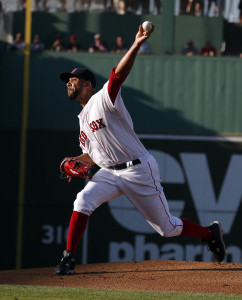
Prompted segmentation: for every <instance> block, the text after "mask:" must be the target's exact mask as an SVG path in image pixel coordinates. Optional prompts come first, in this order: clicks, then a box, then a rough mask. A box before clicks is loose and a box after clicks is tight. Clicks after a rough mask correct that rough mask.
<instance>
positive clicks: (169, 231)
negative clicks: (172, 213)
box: [162, 224, 182, 237]
mask: <svg viewBox="0 0 242 300" xmlns="http://www.w3.org/2000/svg"><path fill="white" fill-rule="evenodd" d="M181 232H182V226H177V225H175V226H174V225H172V224H169V225H168V226H166V228H165V229H163V231H162V236H163V237H173V236H178V235H180V234H181Z"/></svg>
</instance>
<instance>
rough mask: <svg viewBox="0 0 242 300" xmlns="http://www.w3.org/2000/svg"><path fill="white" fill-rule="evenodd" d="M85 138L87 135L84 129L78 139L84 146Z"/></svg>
mask: <svg viewBox="0 0 242 300" xmlns="http://www.w3.org/2000/svg"><path fill="white" fill-rule="evenodd" d="M86 139H87V135H86V134H85V132H84V131H81V134H80V135H79V141H80V143H81V144H82V145H83V146H84V147H85V142H86Z"/></svg>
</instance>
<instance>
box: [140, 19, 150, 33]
mask: <svg viewBox="0 0 242 300" xmlns="http://www.w3.org/2000/svg"><path fill="white" fill-rule="evenodd" d="M142 27H143V30H144V31H146V32H147V33H148V32H149V31H150V30H151V29H152V23H151V22H150V21H145V22H144V23H143V24H142Z"/></svg>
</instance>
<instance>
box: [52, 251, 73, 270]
mask: <svg viewBox="0 0 242 300" xmlns="http://www.w3.org/2000/svg"><path fill="white" fill-rule="evenodd" d="M63 255H64V256H63V258H62V259H61V261H60V263H59V264H58V265H57V266H56V268H55V274H56V275H70V274H74V273H75V270H74V268H75V258H74V254H73V253H72V252H71V251H68V250H65V251H64V252H63Z"/></svg>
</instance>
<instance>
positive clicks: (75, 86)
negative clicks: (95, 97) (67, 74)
mask: <svg viewBox="0 0 242 300" xmlns="http://www.w3.org/2000/svg"><path fill="white" fill-rule="evenodd" d="M84 82H85V80H83V79H80V78H78V77H71V78H70V79H69V81H68V82H67V94H68V97H69V98H70V100H75V99H76V98H77V96H78V95H79V94H80V93H81V92H82V89H83V85H84V84H83V83H84Z"/></svg>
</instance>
